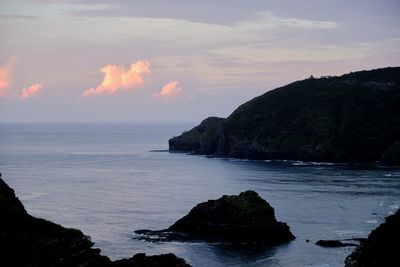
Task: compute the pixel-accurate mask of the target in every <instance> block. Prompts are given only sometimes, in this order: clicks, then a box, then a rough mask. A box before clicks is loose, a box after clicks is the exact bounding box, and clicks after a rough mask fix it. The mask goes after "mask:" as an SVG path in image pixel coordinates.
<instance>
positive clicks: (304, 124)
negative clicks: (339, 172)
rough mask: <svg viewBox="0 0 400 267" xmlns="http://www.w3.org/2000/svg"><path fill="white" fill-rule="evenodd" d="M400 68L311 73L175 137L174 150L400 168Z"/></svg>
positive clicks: (239, 156)
mask: <svg viewBox="0 0 400 267" xmlns="http://www.w3.org/2000/svg"><path fill="white" fill-rule="evenodd" d="M399 103H400V67H394V68H383V69H376V70H370V71H360V72H355V73H350V74H346V75H342V76H339V77H322V78H319V79H316V78H309V79H305V80H302V81H297V82H294V83H291V84H289V85H286V86H283V87H281V88H277V89H275V90H272V91H269V92H267V93H265V94H263V95H261V96H259V97H256V98H254V99H252V100H250V101H248V102H247V103H244V104H243V105H241V106H240V107H238V108H237V109H236V110H235V111H234V112H233V113H232V114H231V115H230V116H229V117H228V118H226V119H221V118H215V117H211V118H208V119H206V120H204V121H203V122H202V123H201V124H200V125H199V126H197V127H195V128H193V129H192V130H190V131H187V132H184V133H182V134H181V135H180V136H178V137H174V138H172V139H170V140H169V148H170V151H185V152H194V153H195V154H204V155H215V156H227V157H233V158H245V159H259V160H263V159H264V160H265V159H273V160H282V159H285V160H303V161H325V162H348V163H375V162H381V163H383V164H387V165H400V105H399Z"/></svg>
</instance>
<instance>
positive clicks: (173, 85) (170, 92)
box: [154, 81, 182, 98]
mask: <svg viewBox="0 0 400 267" xmlns="http://www.w3.org/2000/svg"><path fill="white" fill-rule="evenodd" d="M181 91H182V87H181V85H180V84H179V82H178V81H170V82H169V83H167V84H166V85H164V86H163V88H161V90H160V92H158V93H155V94H154V96H156V97H168V98H169V97H174V96H176V95H178V94H179V93H180V92H181Z"/></svg>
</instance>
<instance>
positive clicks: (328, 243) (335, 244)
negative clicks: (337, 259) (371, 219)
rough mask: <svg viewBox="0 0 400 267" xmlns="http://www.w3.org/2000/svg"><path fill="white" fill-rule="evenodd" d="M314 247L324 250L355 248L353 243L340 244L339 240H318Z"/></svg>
mask: <svg viewBox="0 0 400 267" xmlns="http://www.w3.org/2000/svg"><path fill="white" fill-rule="evenodd" d="M315 244H316V245H318V246H321V247H325V248H340V247H352V246H357V245H356V244H354V243H347V242H342V241H340V240H318V241H317V242H316V243H315Z"/></svg>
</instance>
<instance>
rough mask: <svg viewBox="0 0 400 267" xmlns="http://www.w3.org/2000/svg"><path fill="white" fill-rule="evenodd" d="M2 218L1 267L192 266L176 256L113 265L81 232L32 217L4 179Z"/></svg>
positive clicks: (0, 183)
mask: <svg viewBox="0 0 400 267" xmlns="http://www.w3.org/2000/svg"><path fill="white" fill-rule="evenodd" d="M0 214H1V217H0V218H1V219H0V266H4V267H8V266H10V267H11V266H19V267H24V266H29V267H35V266H37V267H42V266H48V267H52V266H54V267H76V266H88V267H90V266H95V267H103V266H104V267H112V266H115V267H120V266H124V267H125V266H126V267H129V266H132V267H133V266H136V267H138V266H171V267H172V266H182V267H183V266H189V265H187V264H186V263H185V261H184V260H182V259H180V258H177V257H176V256H175V255H173V254H166V255H158V256H145V255H144V254H138V255H135V256H134V257H132V258H130V259H125V260H120V261H115V262H113V261H111V260H110V259H109V258H108V257H105V256H102V255H101V254H100V249H95V248H93V242H91V241H90V238H89V237H88V236H85V235H84V234H83V233H82V232H81V231H79V230H76V229H68V228H64V227H62V226H61V225H58V224H55V223H52V222H50V221H46V220H44V219H39V218H35V217H32V216H30V215H29V214H28V213H27V212H26V210H25V208H24V206H23V205H22V203H21V201H19V199H18V198H17V197H16V196H15V194H14V191H13V190H12V189H11V188H10V187H8V185H7V184H6V183H5V182H4V181H3V180H2V179H1V178H0Z"/></svg>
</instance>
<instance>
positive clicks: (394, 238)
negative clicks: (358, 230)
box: [345, 210, 400, 267]
mask: <svg viewBox="0 0 400 267" xmlns="http://www.w3.org/2000/svg"><path fill="white" fill-rule="evenodd" d="M345 264H346V265H345V266H346V267H380V266H388V267H390V266H400V210H398V211H397V212H396V213H395V214H394V215H391V216H389V217H387V218H386V220H385V222H384V223H382V224H381V225H380V226H378V228H376V229H375V230H373V231H372V232H371V233H370V234H369V236H368V239H366V240H364V241H362V242H361V244H360V245H359V246H358V247H356V249H355V250H354V252H353V253H351V254H350V255H349V256H348V257H347V258H346V261H345Z"/></svg>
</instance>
